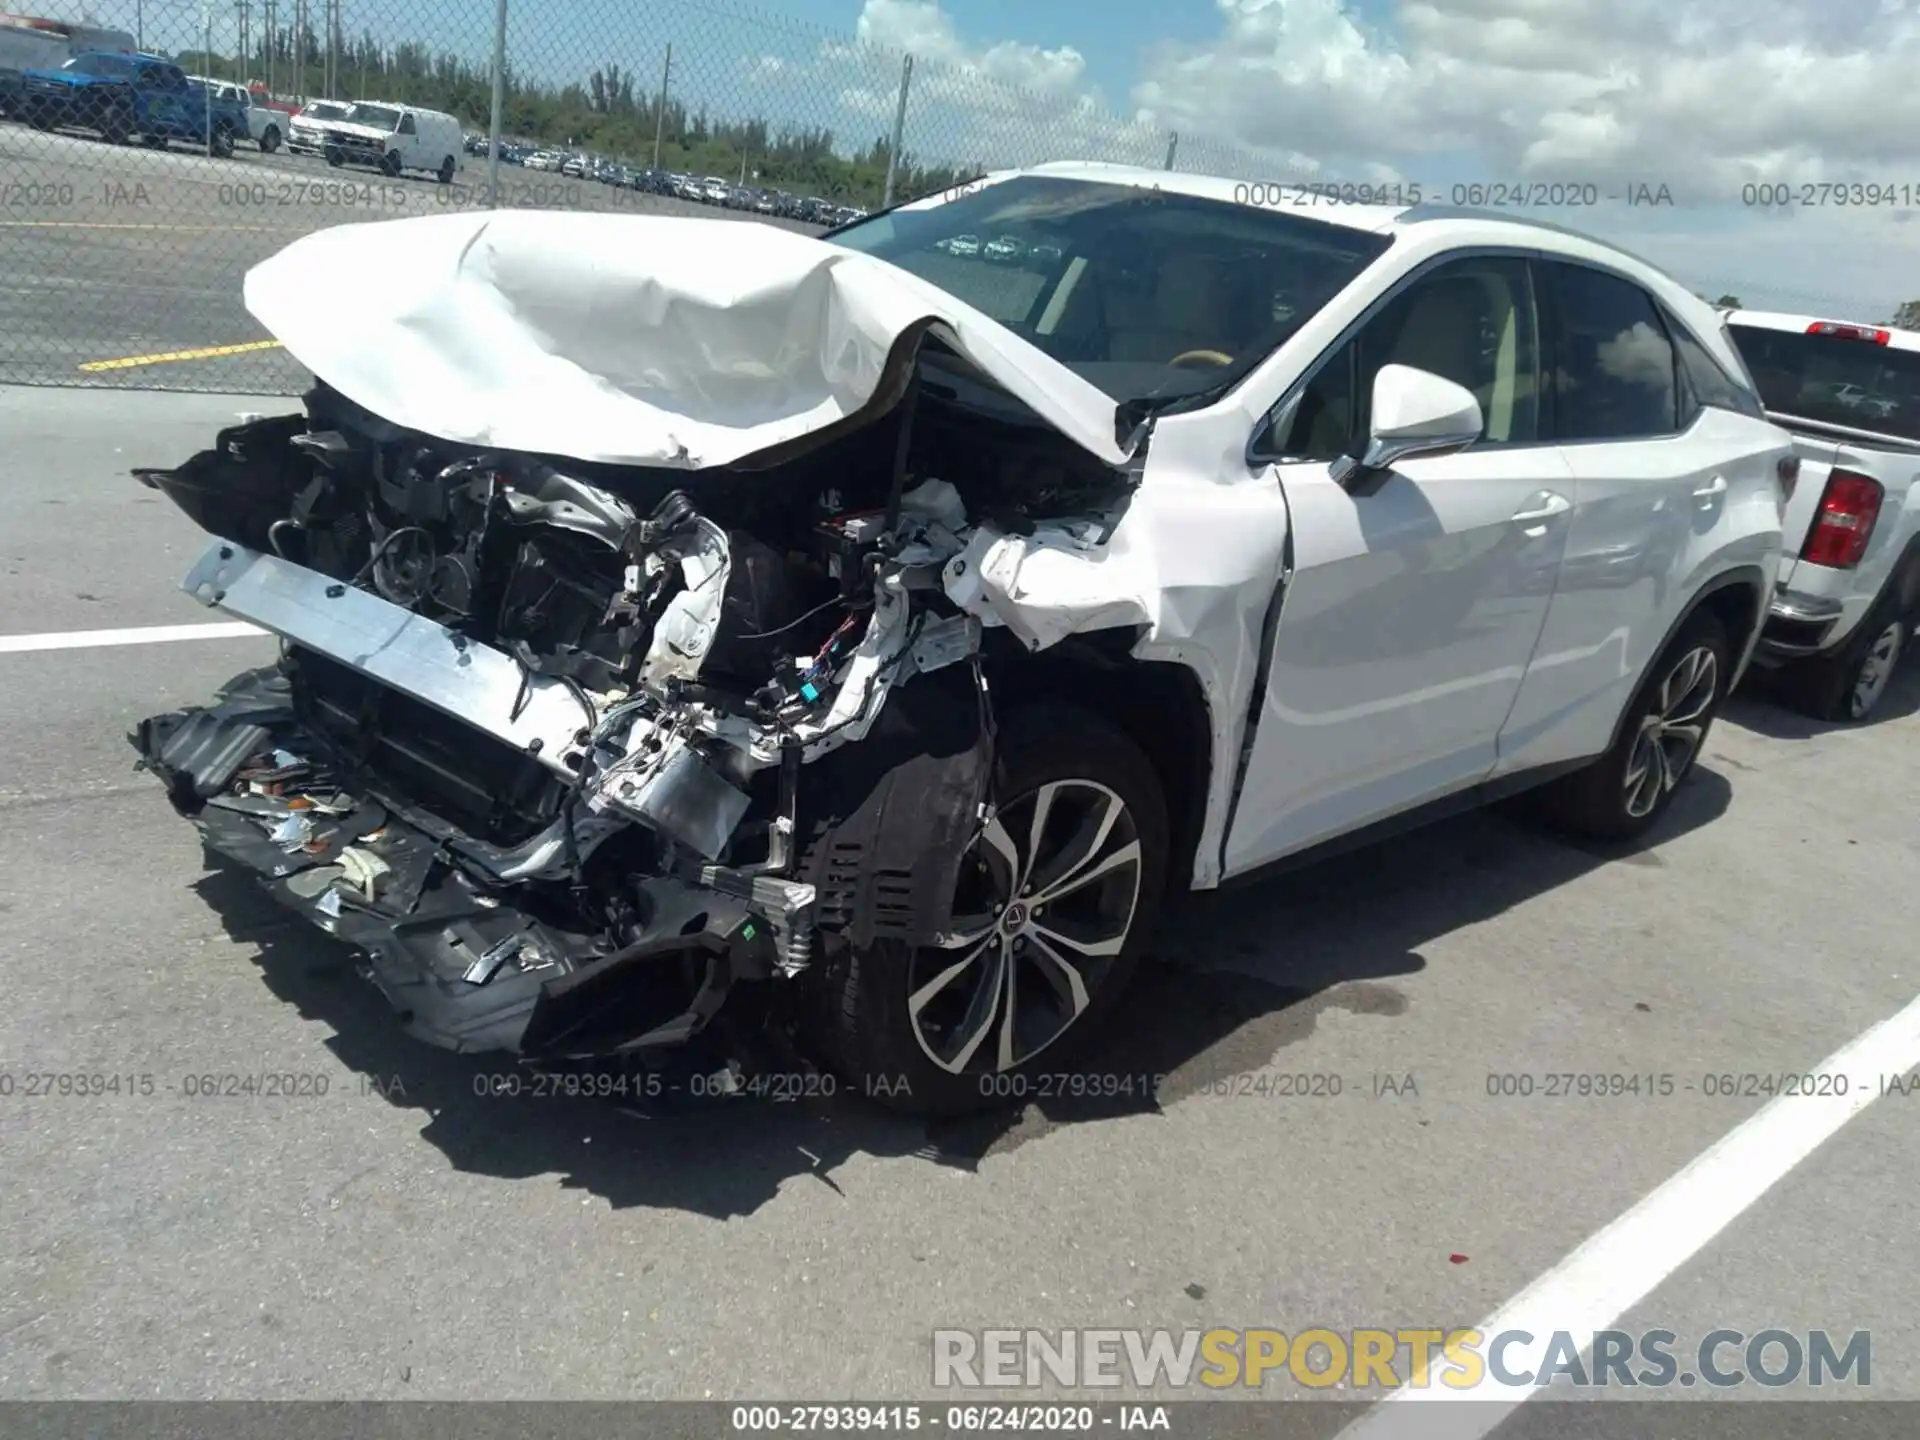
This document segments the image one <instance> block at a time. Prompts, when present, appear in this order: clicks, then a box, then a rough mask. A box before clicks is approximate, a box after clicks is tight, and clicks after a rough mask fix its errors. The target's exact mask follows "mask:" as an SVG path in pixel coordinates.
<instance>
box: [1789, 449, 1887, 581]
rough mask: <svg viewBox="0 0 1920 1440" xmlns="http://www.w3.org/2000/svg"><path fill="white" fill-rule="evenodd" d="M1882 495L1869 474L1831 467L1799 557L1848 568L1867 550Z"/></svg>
mask: <svg viewBox="0 0 1920 1440" xmlns="http://www.w3.org/2000/svg"><path fill="white" fill-rule="evenodd" d="M1885 495H1886V491H1885V490H1884V489H1882V488H1881V485H1880V482H1879V481H1878V480H1874V479H1872V478H1871V477H1869V476H1866V475H1856V474H1854V473H1853V472H1852V471H1851V470H1835V471H1834V472H1833V473H1832V474H1830V475H1828V476H1827V488H1826V489H1825V490H1823V491H1822V492H1821V493H1820V508H1819V509H1818V510H1817V511H1815V512H1814V517H1813V527H1812V528H1811V529H1810V530H1808V531H1807V543H1806V544H1805V545H1803V546H1801V547H1800V558H1801V559H1802V560H1807V561H1810V562H1812V563H1813V564H1815V565H1827V566H1831V567H1832V568H1833V569H1835V570H1851V569H1852V568H1853V567H1854V566H1856V565H1858V564H1859V563H1860V557H1861V556H1862V555H1865V554H1866V553H1867V542H1868V541H1869V540H1871V539H1872V538H1873V522H1874V521H1875V520H1877V519H1879V517H1880V501H1881V500H1882V498H1884V496H1885Z"/></svg>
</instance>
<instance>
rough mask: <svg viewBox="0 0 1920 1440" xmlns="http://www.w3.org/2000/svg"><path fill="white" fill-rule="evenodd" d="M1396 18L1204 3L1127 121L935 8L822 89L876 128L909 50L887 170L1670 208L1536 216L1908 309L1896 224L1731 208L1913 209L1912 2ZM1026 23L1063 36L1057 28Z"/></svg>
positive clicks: (1918, 53) (865, 17)
mask: <svg viewBox="0 0 1920 1440" xmlns="http://www.w3.org/2000/svg"><path fill="white" fill-rule="evenodd" d="M1392 4H1393V9H1392V11H1391V20H1392V24H1391V26H1390V27H1388V28H1386V29H1382V28H1381V27H1379V26H1376V25H1374V24H1371V23H1369V22H1368V20H1367V19H1366V18H1365V15H1364V14H1363V12H1362V11H1361V9H1360V8H1359V7H1358V6H1357V5H1356V4H1355V3H1353V0H1215V8H1216V10H1217V13H1218V17H1219V29H1218V32H1217V33H1216V34H1215V35H1214V36H1213V37H1211V38H1210V39H1208V40H1206V41H1204V42H1201V43H1197V44H1161V45H1157V46H1152V47H1150V48H1149V49H1148V50H1147V51H1146V52H1145V54H1144V56H1143V58H1142V63H1141V69H1140V75H1139V78H1138V80H1137V82H1136V83H1135V84H1134V86H1133V88H1132V92H1131V95H1130V99H1131V102H1132V109H1133V113H1132V115H1131V117H1130V118H1128V119H1126V120H1121V119H1118V118H1116V117H1115V116H1114V115H1113V114H1112V112H1111V111H1110V110H1109V108H1108V107H1107V106H1106V104H1104V103H1103V100H1102V97H1101V95H1100V92H1099V90H1098V88H1097V87H1096V86H1094V85H1093V84H1092V83H1091V82H1090V79H1089V77H1088V74H1087V63H1086V60H1085V57H1084V56H1083V55H1082V54H1081V52H1080V51H1079V50H1077V49H1076V48H1074V46H1073V45H1072V44H1070V43H1068V36H1067V35H1066V34H1061V35H1058V36H1055V37H1049V38H1050V39H1055V40H1057V43H1055V44H1052V45H1036V44H1027V43H1019V42H1014V41H1001V42H998V43H990V42H987V41H984V40H980V39H976V38H970V37H967V36H964V35H963V34H962V33H961V32H960V30H959V28H958V26H957V25H956V24H955V22H954V20H953V17H952V16H951V15H950V14H949V13H948V12H947V11H946V10H944V9H942V8H941V6H940V4H939V3H938V0H865V4H864V8H863V10H862V12H861V15H860V20H859V27H858V28H859V38H860V41H861V42H863V43H862V45H861V46H860V47H857V48H860V49H863V50H864V51H865V53H866V55H867V57H868V64H867V66H865V67H863V71H862V74H861V76H860V77H859V78H858V79H857V80H854V81H853V82H852V83H843V84H840V85H838V86H836V87H835V88H836V90H837V91H838V93H839V99H840V103H841V104H842V105H843V106H845V107H846V108H847V109H848V110H849V111H851V112H853V113H856V114H861V115H867V116H872V117H874V118H875V119H876V120H881V121H883V122H884V121H889V120H890V119H891V116H892V114H893V108H894V103H895V99H896V96H897V88H896V86H897V72H895V73H893V74H887V73H886V70H887V67H886V66H885V65H884V64H875V63H874V60H873V57H874V56H875V54H876V53H884V54H890V55H897V54H898V53H900V52H902V51H906V52H911V53H912V54H913V55H914V57H915V71H914V80H913V86H912V96H911V106H910V110H909V121H908V132H907V144H906V148H907V150H908V152H909V153H910V154H916V155H918V156H920V157H921V158H924V159H926V160H929V161H940V160H961V161H966V160H971V159H978V160H982V161H985V162H987V163H990V164H1014V165H1017V164H1026V163H1031V162H1033V161H1036V160H1041V159H1055V158H1067V157H1073V158H1088V159H1111V160H1132V161H1135V162H1140V163H1149V164H1157V163H1159V162H1160V160H1161V159H1163V158H1164V154H1165V147H1166V143H1167V137H1168V134H1169V132H1176V131H1177V132H1178V133H1179V136H1180V142H1179V156H1180V159H1181V164H1182V168H1196V169H1206V170H1209V171H1213V172H1216V173H1225V174H1231V175H1235V176H1239V177H1243V178H1262V179H1264V178H1278V177H1279V176H1281V175H1282V174H1284V173H1285V169H1286V167H1287V166H1289V165H1293V166H1298V167H1305V168H1309V169H1315V170H1319V171H1320V172H1321V173H1323V174H1326V175H1329V176H1335V177H1339V178H1342V179H1355V180H1369V179H1371V180H1382V179H1393V178H1406V179H1412V180H1417V181H1419V182H1421V183H1422V185H1423V187H1424V188H1425V189H1426V190H1427V191H1428V193H1429V194H1434V195H1437V196H1438V197H1439V198H1442V199H1446V198H1449V195H1450V190H1451V186H1452V184H1453V183H1454V182H1456V181H1476V180H1496V181H1499V180H1504V181H1519V180H1546V181H1571V182H1592V183H1593V184H1595V185H1597V186H1599V187H1600V188H1601V191H1602V193H1604V194H1613V195H1618V194H1621V193H1623V192H1625V191H1626V190H1628V189H1629V188H1632V187H1635V186H1640V185H1645V186H1648V187H1650V188H1654V189H1657V188H1658V187H1661V186H1665V187H1667V190H1668V192H1669V193H1670V194H1671V195H1672V196H1673V197H1674V199H1675V200H1676V201H1678V202H1679V204H1680V206H1682V207H1687V208H1683V209H1679V210H1663V211H1648V210H1634V209H1629V208H1627V207H1626V206H1624V205H1620V204H1605V203H1603V204H1602V206H1601V207H1600V208H1598V209H1594V210H1586V211H1572V212H1565V211H1562V212H1556V213H1555V215H1554V217H1553V218H1557V219H1562V220H1566V221H1569V222H1571V223H1573V224H1576V225H1578V226H1581V227H1582V228H1588V229H1592V230H1596V231H1598V232H1600V233H1602V234H1606V235H1608V236H1609V237H1610V238H1615V239H1618V240H1620V241H1622V242H1623V243H1626V244H1629V245H1630V246H1633V247H1635V248H1637V249H1639V250H1641V251H1642V252H1643V253H1645V254H1647V255H1648V257H1649V258H1650V259H1653V260H1655V261H1656V262H1659V263H1662V264H1665V265H1668V266H1669V267H1670V268H1674V269H1676V270H1679V271H1681V272H1682V273H1683V275H1685V276H1686V277H1687V278H1690V279H1694V280H1695V281H1696V283H1698V284H1700V285H1702V286H1711V287H1715V288H1716V293H1717V289H1719V288H1729V287H1731V288H1737V289H1741V287H1743V286H1744V288H1743V289H1741V293H1742V296H1743V298H1745V299H1748V300H1749V301H1751V300H1753V299H1754V298H1755V294H1759V293H1763V292H1762V289H1761V285H1760V284H1759V283H1756V282H1770V283H1772V284H1773V285H1776V286H1785V287H1793V286H1799V287H1802V288H1804V289H1811V290H1813V291H1814V292H1816V293H1815V294H1814V295H1803V296H1800V297H1799V301H1800V302H1804V303H1796V302H1795V300H1794V294H1795V292H1794V291H1793V290H1792V289H1791V288H1788V289H1775V290H1772V291H1770V292H1764V293H1770V294H1771V295H1772V296H1774V297H1775V298H1774V300H1773V301H1772V303H1778V304H1781V305H1787V304H1795V308H1818V307H1817V306H1816V305H1814V304H1813V302H1814V301H1815V300H1817V299H1818V298H1820V295H1821V294H1824V295H1826V296H1828V297H1829V298H1832V299H1835V300H1839V301H1848V302H1858V303H1860V304H1869V303H1870V304H1873V305H1878V304H1881V303H1885V302H1887V299H1888V297H1889V296H1905V295H1907V294H1909V293H1920V265H1916V264H1914V263H1913V255H1914V252H1915V248H1916V247H1915V246H1914V244H1913V240H1914V238H1915V235H1916V227H1915V226H1913V225H1910V224H1904V223H1901V220H1902V216H1901V215H1900V214H1899V213H1898V207H1897V205H1895V204H1882V205H1878V206H1872V207H1865V208H1855V209H1852V210H1850V211H1849V210H1842V209H1840V208H1839V207H1838V206H1837V205H1836V204H1834V203H1833V202H1832V199H1831V197H1829V198H1828V199H1826V200H1824V201H1823V200H1821V199H1820V195H1819V192H1817V191H1816V192H1813V193H1812V194H1811V195H1810V196H1809V197H1808V198H1810V199H1813V200H1815V201H1816V202H1817V203H1815V204H1813V205H1810V206H1805V207H1800V206H1796V207H1794V208H1795V209H1796V210H1797V212H1798V213H1796V214H1795V215H1794V216H1792V217H1791V218H1790V219H1788V220H1787V221H1785V222H1784V223H1769V217H1766V216H1762V215H1760V214H1759V213H1757V212H1755V211H1753V210H1750V209H1743V208H1742V189H1743V186H1746V185H1749V184H1754V183H1760V182H1773V181H1784V182H1787V183H1789V184H1792V185H1811V184H1818V183H1820V182H1824V181H1833V180H1852V179H1860V180H1866V181H1875V182H1879V183H1881V184H1883V185H1886V186H1889V187H1891V188H1892V189H1893V190H1894V191H1895V192H1896V194H1897V192H1898V191H1899V189H1900V187H1902V186H1905V187H1906V188H1907V190H1908V192H1910V193H1911V194H1912V195H1913V198H1914V200H1915V201H1917V202H1920V84H1916V83H1915V81H1914V79H1913V77H1914V76H1915V75H1920V0H1774V3H1772V4H1769V5H1765V6H1757V5H1753V4H1752V3H1751V0H1392ZM1034 13H1035V14H1036V15H1050V16H1053V17H1056V18H1054V19H1052V20H1051V21H1050V22H1049V23H1052V24H1054V25H1056V26H1059V27H1061V28H1062V29H1063V30H1064V29H1065V18H1064V17H1065V12H1063V11H1059V10H1053V11H1046V10H1043V9H1039V8H1036V10H1035V12H1034ZM1080 13H1081V14H1085V13H1086V12H1080ZM853 48H856V47H846V49H847V53H849V54H851V53H852V50H853ZM1713 207H1718V211H1717V213H1715V211H1714V209H1713ZM1907 218H1911V216H1908V217H1907ZM1816 255H1817V256H1818V258H1811V257H1814V256H1816ZM1749 291H1752V292H1755V293H1748V292H1749Z"/></svg>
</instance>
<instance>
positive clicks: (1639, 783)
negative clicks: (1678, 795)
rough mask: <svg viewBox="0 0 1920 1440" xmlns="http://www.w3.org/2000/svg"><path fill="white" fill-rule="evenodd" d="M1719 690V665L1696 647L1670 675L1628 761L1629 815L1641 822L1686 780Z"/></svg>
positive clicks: (1703, 648) (1709, 650)
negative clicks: (1707, 715) (1708, 714)
mask: <svg viewBox="0 0 1920 1440" xmlns="http://www.w3.org/2000/svg"><path fill="white" fill-rule="evenodd" d="M1719 687H1720V660H1719V657H1718V656H1717V655H1716V654H1715V653H1714V652H1713V649H1712V648H1711V647H1710V646H1706V645H1697V646H1695V647H1694V648H1693V649H1691V650H1689V651H1687V653H1686V654H1684V655H1682V656H1681V657H1680V658H1679V660H1678V661H1676V662H1675V663H1674V666H1673V668H1672V669H1671V670H1669V671H1668V672H1667V676H1666V679H1664V680H1662V681H1661V682H1660V688H1659V689H1658V690H1657V691H1656V692H1655V694H1654V701H1653V705H1652V707H1651V708H1650V709H1649V710H1648V712H1647V714H1646V715H1645V717H1644V718H1642V720H1641V722H1640V733H1639V734H1638V735H1637V736H1636V737H1635V739H1634V745H1633V752H1632V754H1630V755H1629V756H1628V757H1627V775H1626V791H1627V814H1628V815H1630V816H1632V817H1633V818H1634V819H1635V820H1641V819H1644V818H1646V817H1647V816H1648V815H1651V814H1652V813H1653V810H1654V807H1655V806H1657V805H1658V804H1659V803H1660V801H1661V798H1662V797H1663V796H1665V795H1666V794H1668V793H1669V792H1670V791H1671V790H1672V789H1673V788H1674V787H1675V786H1676V785H1678V784H1679V783H1680V781H1681V780H1682V779H1683V778H1684V777H1685V775H1686V773H1687V769H1688V767H1689V766H1691V765H1692V764H1693V762H1694V759H1695V758H1696V757H1697V756H1698V755H1699V753H1700V744H1701V742H1702V741H1703V740H1704V739H1705V738H1706V718H1705V717H1706V714H1707V712H1708V710H1710V709H1711V708H1712V707H1713V702H1714V698H1715V696H1716V695H1717V694H1718V692H1719Z"/></svg>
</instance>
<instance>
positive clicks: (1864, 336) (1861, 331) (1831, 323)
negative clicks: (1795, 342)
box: [1807, 320, 1893, 345]
mask: <svg viewBox="0 0 1920 1440" xmlns="http://www.w3.org/2000/svg"><path fill="white" fill-rule="evenodd" d="M1807 333H1808V334H1809V335H1831V336H1833V337H1834V338H1835V339H1838V340H1865V341H1867V342H1868V343H1869V344H1873V345H1885V344H1887V343H1889V342H1890V341H1891V340H1892V339H1893V332H1892V331H1891V330H1880V329H1877V328H1875V327H1874V326H1872V325H1844V324H1842V323H1841V322H1840V321H1838V320H1816V321H1814V322H1813V323H1812V324H1811V325H1809V326H1807Z"/></svg>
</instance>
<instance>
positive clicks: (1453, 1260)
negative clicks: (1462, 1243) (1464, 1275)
mask: <svg viewBox="0 0 1920 1440" xmlns="http://www.w3.org/2000/svg"><path fill="white" fill-rule="evenodd" d="M1447 1263H1448V1264H1449V1265H1464V1264H1466V1263H1467V1257H1466V1256H1464V1255H1462V1254H1461V1253H1460V1252H1459V1251H1458V1250H1456V1251H1454V1252H1453V1254H1451V1255H1449V1256H1447Z"/></svg>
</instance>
